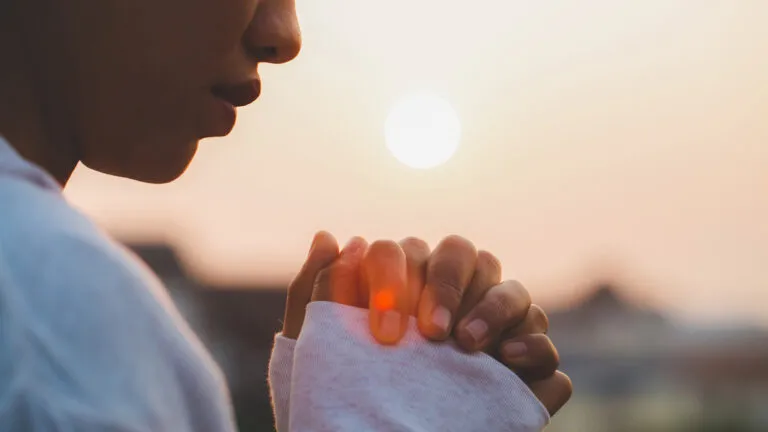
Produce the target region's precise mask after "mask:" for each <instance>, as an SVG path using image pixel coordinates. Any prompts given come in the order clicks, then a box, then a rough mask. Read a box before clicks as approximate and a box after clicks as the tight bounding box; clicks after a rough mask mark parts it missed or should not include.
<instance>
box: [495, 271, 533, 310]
mask: <svg viewBox="0 0 768 432" xmlns="http://www.w3.org/2000/svg"><path fill="white" fill-rule="evenodd" d="M502 285H504V286H505V287H506V291H507V292H508V293H509V294H508V295H509V296H510V297H513V298H515V301H516V302H518V304H519V305H521V307H525V309H526V310H527V309H528V308H530V307H531V294H530V293H529V292H528V290H527V289H525V287H524V286H523V284H522V283H520V282H519V281H517V280H514V279H511V280H508V281H506V282H504V283H503V284H502Z"/></svg>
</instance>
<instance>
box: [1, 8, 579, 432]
mask: <svg viewBox="0 0 768 432" xmlns="http://www.w3.org/2000/svg"><path fill="white" fill-rule="evenodd" d="M300 46H301V42H300V36H299V30H298V25H297V21H296V16H295V7H294V2H293V0H235V1H230V2H223V3H222V2H221V1H219V0H130V1H128V0H99V1H91V0H40V1H34V2H32V1H28V0H0V56H1V58H2V67H0V135H2V136H3V137H4V138H3V139H1V140H0V206H1V207H0V430H13V431H48V430H67V431H69V430H73V431H74V430H76V431H92V430H99V431H101V430H113V431H138V430H141V431H144V430H147V431H150V430H151V431H206V432H210V431H228V430H233V429H234V425H233V423H232V413H231V406H230V403H229V400H228V395H227V392H226V389H225V386H224V381H223V380H222V378H221V375H220V372H219V371H218V370H217V369H216V367H215V366H214V365H213V364H212V362H211V361H210V359H209V357H208V356H207V354H206V353H205V352H204V350H203V349H202V347H201V345H200V344H199V343H198V342H197V340H196V339H195V337H194V336H193V335H192V334H191V333H190V332H189V330H188V329H187V327H186V326H184V325H183V323H182V322H181V320H180V319H179V317H178V314H177V313H176V312H175V310H174V308H173V307H172V305H171V304H170V302H169V300H168V298H167V296H166V295H165V293H164V290H163V289H162V287H161V286H160V284H159V282H158V281H157V279H156V278H154V277H153V276H152V275H151V274H149V272H148V271H147V270H146V269H145V268H144V267H142V266H141V265H140V264H138V263H137V261H136V260H135V259H134V258H133V257H132V256H130V255H129V254H128V253H126V252H125V251H124V250H123V249H122V248H120V247H119V246H117V245H116V243H115V242H114V241H112V240H111V239H110V238H108V237H107V236H106V235H105V234H104V233H103V232H101V231H100V230H99V229H98V228H97V227H95V226H94V224H93V223H92V222H91V221H89V220H88V219H87V218H85V217H84V216H83V215H81V214H80V213H78V212H77V211H75V210H74V209H73V208H71V207H70V206H69V205H68V204H67V203H66V202H65V201H64V199H63V198H62V196H61V188H62V187H63V186H64V185H65V184H66V183H67V180H68V179H69V177H70V176H71V174H72V171H73V170H74V168H75V166H76V165H77V164H78V163H79V162H82V163H83V164H85V165H87V166H89V167H91V168H93V169H95V170H98V171H101V172H104V173H107V174H111V175H117V176H123V177H127V178H132V179H135V180H139V181H145V182H152V183H163V182H169V181H172V180H174V179H175V178H177V177H178V176H179V175H180V174H181V173H182V172H183V171H184V170H185V168H186V167H187V165H188V164H189V162H190V161H191V159H192V157H193V156H194V154H195V151H196V149H197V145H198V141H199V140H201V139H204V138H207V137H214V136H224V135H226V134H228V133H229V132H230V130H231V129H232V127H233V126H234V123H235V117H236V107H238V106H243V105H247V104H249V103H251V102H253V101H254V100H255V99H256V98H257V97H258V96H259V92H260V86H261V84H260V81H259V78H258V73H257V66H258V64H259V63H262V62H267V63H284V62H287V61H289V60H291V59H292V58H294V57H295V56H296V55H297V54H298V52H299V49H300ZM320 237H321V239H320V240H318V242H319V243H317V242H316V246H317V244H320V245H321V246H322V247H320V248H319V249H318V248H315V249H313V250H314V251H315V252H314V254H311V255H310V259H308V262H307V265H306V266H305V269H304V271H303V272H302V273H301V275H300V277H299V278H298V279H297V281H298V282H296V283H295V284H294V287H297V286H298V287H301V286H304V287H305V285H306V283H305V282H306V280H310V279H312V281H314V279H313V278H315V277H319V276H320V275H319V274H314V273H313V272H312V271H310V270H314V271H316V272H319V271H320V269H321V268H322V266H319V264H318V263H319V262H322V264H324V265H330V263H331V261H332V260H333V259H335V257H333V258H329V257H330V255H327V254H326V255H323V254H321V255H322V259H320V258H317V253H318V252H317V251H326V252H327V251H329V250H332V249H333V246H329V244H330V243H329V242H328V241H327V239H325V240H323V239H322V238H324V237H323V236H320ZM451 242H457V241H456V240H455V239H453V240H451ZM449 243H450V242H449ZM458 243H461V241H458ZM390 246H391V245H390ZM406 249H407V248H406ZM438 249H439V248H438ZM374 250H375V249H374ZM439 250H440V249H439ZM439 250H436V251H435V253H434V254H433V255H430V254H426V255H425V256H426V258H424V259H422V260H421V263H422V264H420V265H421V266H423V267H424V268H430V267H438V269H437V270H435V271H434V272H433V273H434V274H437V275H438V276H434V275H433V276H430V277H432V278H433V279H432V281H433V283H432V284H431V285H430V279H429V277H428V278H427V279H426V280H425V281H424V282H425V283H426V285H427V286H426V288H425V289H424V290H423V293H425V294H424V295H426V296H428V301H421V300H422V299H421V298H420V299H419V300H420V301H419V308H420V309H419V315H420V316H422V315H423V317H424V318H423V320H422V322H423V323H424V324H423V326H422V327H421V331H422V332H423V333H424V334H425V335H426V336H428V337H430V338H434V339H445V338H446V337H447V336H448V335H449V333H450V332H451V331H452V330H453V329H454V324H455V323H457V322H459V318H460V317H463V316H466V314H473V313H474V314H475V315H476V317H477V318H479V319H480V321H477V320H474V322H480V323H481V324H480V325H479V326H478V325H475V326H474V327H468V326H469V324H470V323H464V324H462V323H459V326H460V327H461V326H462V325H464V327H462V329H463V330H457V331H458V333H457V337H458V340H459V341H460V343H466V344H467V345H470V346H469V348H470V349H475V350H477V349H491V348H492V347H490V346H489V345H491V343H490V339H489V340H488V341H487V342H483V344H474V343H472V342H471V341H470V339H471V338H470V339H466V337H467V335H471V334H472V331H470V330H472V329H474V331H475V333H477V332H478V331H479V332H480V333H477V334H483V335H485V336H490V335H495V336H498V335H501V333H502V332H503V331H505V330H506V329H514V328H518V330H517V333H515V331H513V332H512V333H510V335H511V336H512V337H513V338H520V337H523V338H525V337H527V336H526V335H525V334H526V333H542V331H543V330H542V328H541V326H538V328H537V329H534V330H530V329H526V328H525V323H527V322H538V323H541V322H544V321H545V318H544V317H543V314H539V315H536V314H535V313H534V314H529V305H530V303H529V300H527V299H528V297H527V293H526V292H525V290H523V289H522V288H521V287H519V286H517V285H515V286H511V285H510V284H507V285H505V286H506V288H499V289H496V290H493V289H491V287H492V286H494V285H496V284H497V283H498V282H499V281H493V280H489V281H485V282H483V283H482V284H480V285H478V286H480V288H477V289H474V290H472V289H469V288H468V287H470V286H471V285H472V283H471V279H472V276H473V275H474V274H475V273H478V274H485V273H484V272H483V271H482V270H478V269H480V267H481V264H480V263H481V262H482V260H479V259H478V257H479V256H480V255H479V254H476V253H472V252H471V248H469V247H468V245H467V244H464V245H463V246H459V247H458V248H456V247H450V248H448V249H447V251H446V248H443V249H442V252H439ZM457 251H458V252H457ZM467 251H470V252H469V253H468V252H467ZM326 252H323V253H324V254H325V253H326ZM403 256H406V254H404V255H403ZM407 256H410V257H413V256H414V255H413V254H411V255H407ZM434 257H437V258H439V259H437V260H436V261H433V258H434ZM440 257H443V258H440ZM445 257H452V258H451V259H448V260H446V259H445ZM441 260H445V262H448V263H450V264H451V266H449V268H448V271H447V272H446V268H445V267H446V266H445V265H441V266H434V265H430V264H429V263H433V262H441ZM385 267H386V266H385ZM451 268H462V269H463V270H462V272H460V273H461V275H460V277H459V276H456V272H455V271H451V270H450V269H451ZM308 269H310V270H308ZM401 270H402V269H401V268H400V267H396V271H398V272H399V271H401ZM438 270H439V271H438ZM433 273H431V274H433ZM440 274H449V275H450V276H449V277H448V279H450V278H453V279H456V280H453V281H452V282H451V281H450V280H448V281H447V282H448V284H441V283H436V282H440V281H442V280H443V279H445V278H446V277H445V276H439V275H440ZM468 275H469V276H468ZM441 278H443V279H441ZM459 279H461V280H459ZM451 284H452V285H451ZM475 285H477V284H475ZM310 286H311V284H310ZM292 292H294V293H297V292H300V293H304V294H302V295H300V296H299V297H301V300H306V299H304V298H303V297H302V296H305V295H306V292H307V289H306V287H305V288H304V289H298V290H297V289H293V290H292ZM402 292H405V290H404V289H403V290H401V291H398V292H396V293H395V294H396V295H395V299H396V301H395V302H394V307H393V308H391V310H381V311H374V312H373V313H372V315H371V319H372V321H371V322H372V323H375V324H377V325H378V324H382V323H384V322H385V321H386V322H392V320H384V321H383V320H382V317H383V316H384V313H385V312H390V313H389V314H387V316H388V317H392V316H393V315H392V314H391V312H393V311H396V312H399V315H397V319H396V320H395V324H394V325H390V326H388V327H387V328H389V330H387V331H384V332H379V331H374V336H376V337H377V338H378V340H379V341H381V342H385V343H396V342H397V341H398V340H399V339H400V338H402V337H404V336H406V329H405V328H404V327H403V323H406V321H407V319H408V315H407V314H406V309H407V308H408V307H410V305H411V304H413V303H412V302H410V301H406V300H404V299H403V297H402ZM464 292H467V293H469V292H474V293H475V294H476V295H479V296H480V297H481V298H486V294H487V295H488V296H496V300H497V303H499V304H502V303H504V302H505V301H506V300H505V299H510V298H518V299H523V301H522V302H517V303H515V304H514V305H512V306H511V307H509V308H507V310H505V312H504V313H503V314H498V313H497V314H496V315H492V314H489V310H491V309H483V308H482V307H481V305H482V304H483V302H482V301H480V300H478V298H475V297H472V296H467V297H466V298H465V296H464V295H463V293H464ZM492 293H496V294H492ZM499 293H501V294H499ZM521 296H522V297H521ZM294 298H295V296H294ZM507 303H508V302H507ZM304 304H305V303H304ZM422 304H424V305H427V306H421V305H422ZM504 304H506V303H504ZM291 305H293V306H291V307H292V308H294V309H296V308H298V310H301V311H303V308H304V305H303V304H302V302H301V301H298V302H297V301H293V302H291ZM296 305H298V306H296ZM467 305H468V306H467ZM465 306H466V308H467V309H468V310H469V309H471V310H470V311H469V312H467V311H466V310H464V311H462V310H461V307H465ZM422 308H423V311H422ZM531 310H534V309H531ZM473 311H474V312H473ZM379 313H381V314H379ZM289 315H290V317H291V320H290V322H291V323H297V322H298V321H297V320H299V321H301V320H303V314H301V313H300V314H289ZM297 317H298V318H297ZM483 323H485V327H484V328H483ZM518 323H522V324H520V325H521V326H523V327H517V326H516V325H517V324H518ZM310 324H312V322H311V320H309V319H308V320H307V325H308V326H309V325H310ZM287 325H291V324H288V323H287ZM420 325H421V324H420ZM296 326H297V327H298V328H301V324H300V323H298V324H296ZM374 327H375V328H379V327H378V326H374ZM393 329H394V330H393ZM287 330H290V329H287ZM462 331H463V332H464V333H462ZM462 334H464V335H465V336H464V337H462V336H461V335H462ZM534 339H536V340H537V341H538V342H536V343H533V342H531V345H530V346H526V348H525V349H524V350H519V348H520V347H521V345H519V344H518V345H516V346H517V347H518V354H520V353H522V355H521V356H519V357H520V359H524V361H523V360H520V361H521V362H523V364H521V365H517V369H519V370H521V371H526V370H527V371H528V372H529V373H530V375H531V377H532V378H530V379H529V380H528V384H529V385H530V386H531V387H532V388H533V387H534V384H533V383H538V385H539V386H540V387H541V388H545V389H549V388H556V390H557V391H549V393H547V392H544V393H541V392H540V393H537V394H536V395H537V396H538V397H539V398H540V399H541V400H542V401H545V400H546V399H547V396H546V394H550V395H551V394H557V395H559V396H558V397H559V399H558V400H563V397H562V395H570V390H569V389H570V387H569V384H568V383H567V379H566V378H564V376H562V375H559V374H555V373H554V370H555V367H556V353H555V350H554V348H553V347H551V344H549V342H548V339H546V337H541V336H539V337H537V338H534ZM462 340H463V341H465V342H461V341H462ZM524 340H525V339H523V341H524ZM468 341H469V342H468ZM308 342H312V340H308ZM518 342H520V341H518ZM494 343H496V341H495V340H494ZM537 344H538V345H537ZM486 345H488V346H486ZM523 345H525V342H523ZM536 347H539V348H537V349H534V348H536ZM529 348H530V349H529ZM454 354H455V355H459V353H458V352H456V353H454ZM462 355H468V354H462ZM542 359H543V360H542ZM553 360H555V361H554V362H553ZM421 361H424V360H423V359H422V360H421ZM511 363H512V364H511V366H512V367H513V368H514V366H515V365H514V362H511ZM539 365H543V366H542V367H538V366H539ZM391 366H392V365H391V364H390V365H389V367H391ZM385 368H386V366H385ZM438 369H439V368H438ZM436 370H437V369H436ZM290 371H291V372H294V371H295V368H293V369H291V370H290ZM542 371H543V372H542ZM430 376H431V375H430ZM435 376H437V375H435ZM303 382H306V381H303ZM541 383H546V385H542V384H541ZM553 383H554V384H553ZM555 384H556V385H555ZM318 385H321V384H318ZM325 390H326V391H331V390H332V389H325ZM390 394H391V393H390ZM541 394H545V396H541ZM468 397H469V398H471V395H469V396H468ZM564 399H567V396H565V398H564ZM563 402H564V401H563ZM558 403H560V402H558ZM291 415H294V413H293V412H292V414H291ZM453 415H456V412H455V411H454V413H453ZM369 426H371V427H375V424H371V425H369ZM304 430H306V429H304Z"/></svg>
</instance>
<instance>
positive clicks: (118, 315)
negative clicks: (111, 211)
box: [0, 192, 220, 429]
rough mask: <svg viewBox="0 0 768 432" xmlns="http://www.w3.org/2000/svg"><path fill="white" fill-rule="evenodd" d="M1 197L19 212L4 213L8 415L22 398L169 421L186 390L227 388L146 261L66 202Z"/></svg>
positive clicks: (1, 264) (0, 266)
mask: <svg viewBox="0 0 768 432" xmlns="http://www.w3.org/2000/svg"><path fill="white" fill-rule="evenodd" d="M2 198H8V195H5V196H3V193H2V192H0V203H3V204H8V203H9V202H10V203H14V204H15V205H16V207H15V208H13V209H12V210H10V211H7V212H6V211H5V208H3V211H0V417H2V413H3V411H5V412H6V413H7V412H8V411H7V410H4V408H7V407H5V406H4V402H6V401H4V397H6V396H8V395H12V394H16V395H34V396H35V397H36V398H37V399H36V403H42V402H45V401H46V400H53V401H56V404H57V405H56V406H61V404H71V405H72V406H71V407H69V408H68V410H69V412H80V410H84V411H83V412H82V414H83V415H85V416H90V415H96V414H98V413H99V412H103V413H107V412H108V413H109V417H110V418H139V417H141V418H145V419H146V418H154V417H155V416H159V417H160V418H165V417H167V416H166V414H162V413H160V412H158V411H157V407H165V409H166V411H168V413H175V414H179V413H180V412H182V411H183V409H184V408H183V404H186V403H189V401H187V400H186V396H184V395H185V394H186V393H187V390H189V392H190V393H194V392H193V391H192V390H193V389H196V388H198V387H201V388H205V389H212V388H215V387H214V386H215V385H218V383H219V381H217V380H219V379H220V378H219V377H218V375H214V374H211V372H212V371H213V372H215V370H214V367H213V365H212V364H210V363H209V362H207V361H204V360H203V359H204V353H203V352H202V351H201V349H199V347H198V345H197V344H196V343H194V336H193V335H192V334H191V333H189V332H188V330H187V327H186V326H185V324H184V323H183V321H181V319H180V318H179V316H178V314H177V312H176V310H175V308H174V307H173V305H172V304H171V302H170V299H169V297H168V295H167V293H166V292H165V291H164V289H163V288H162V285H161V284H160V282H159V281H158V279H157V278H156V277H155V276H154V275H153V274H152V273H151V272H150V271H149V270H148V269H147V268H146V267H145V266H144V265H143V264H142V263H140V262H139V260H138V259H137V258H135V257H134V256H133V255H132V254H130V253H129V252H128V251H127V250H126V249H125V248H123V247H122V246H121V245H119V244H117V243H115V242H114V241H112V240H111V239H110V238H109V237H108V236H107V235H106V234H104V233H103V232H101V230H99V229H98V228H97V227H96V226H95V225H93V224H91V223H90V221H88V220H87V219H86V218H85V217H83V216H81V215H79V213H77V212H76V211H75V210H74V209H72V208H70V207H69V206H68V205H67V204H66V202H65V201H63V199H62V200H61V201H59V202H57V201H56V198H55V197H33V198H32V199H30V197H29V196H26V197H24V196H22V197H14V200H15V199H18V201H14V200H9V201H2ZM36 200H39V201H40V202H37V201H36ZM37 211H47V214H39V213H37ZM41 401H42V402H41ZM73 410H74V411H73ZM168 415H170V414H168ZM0 422H2V420H0ZM0 429H1V428H0Z"/></svg>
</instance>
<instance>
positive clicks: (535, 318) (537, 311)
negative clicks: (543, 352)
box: [527, 304, 549, 333]
mask: <svg viewBox="0 0 768 432" xmlns="http://www.w3.org/2000/svg"><path fill="white" fill-rule="evenodd" d="M527 319H529V320H531V321H532V323H531V324H532V325H533V326H534V327H535V328H540V329H542V331H543V332H545V333H546V332H547V330H549V318H548V317H547V314H546V313H545V312H544V309H542V308H541V306H539V305H537V304H531V307H530V308H529V309H528V317H527Z"/></svg>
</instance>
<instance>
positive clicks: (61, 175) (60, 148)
mask: <svg viewBox="0 0 768 432" xmlns="http://www.w3.org/2000/svg"><path fill="white" fill-rule="evenodd" d="M8 15H10V16H8ZM13 15H14V14H13V13H11V14H7V15H6V18H8V19H0V65H2V66H0V135H3V136H4V137H5V138H6V139H7V140H8V142H10V144H11V146H12V147H14V148H15V149H16V151H17V152H18V153H19V154H20V155H21V156H22V157H24V158H25V159H27V160H29V161H31V162H33V163H35V164H37V165H38V166H40V167H41V168H43V169H44V170H46V171H48V173H49V174H50V175H51V176H53V177H54V178H55V179H56V180H57V181H58V182H59V183H60V184H61V185H62V186H63V185H65V184H66V183H67V181H68V180H69V178H70V176H71V175H72V172H73V171H74V169H75V166H76V165H77V162H78V157H77V152H76V151H75V145H74V143H75V140H74V139H71V137H72V134H71V132H68V131H71V128H68V127H66V125H65V124H64V119H63V116H64V114H63V113H61V114H58V113H56V112H55V111H54V110H53V109H52V108H53V107H52V105H54V104H55V105H58V103H56V100H55V99H56V96H55V92H54V91H53V90H54V89H55V75H56V72H55V70H48V71H47V72H46V69H45V68H41V67H40V66H41V65H40V64H39V63H38V64H34V62H33V60H34V57H35V54H37V55H39V54H41V53H40V52H39V51H36V48H37V46H39V44H35V43H29V42H30V40H29V39H30V38H28V37H27V35H26V34H24V32H21V31H17V30H15V28H19V27H22V26H23V22H24V21H23V20H19V19H14V18H18V17H14V16H13ZM36 45H37V46H36ZM29 53H33V55H29ZM40 71H42V73H40Z"/></svg>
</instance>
